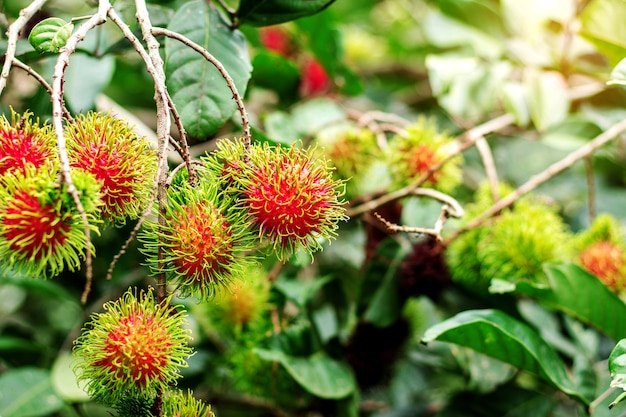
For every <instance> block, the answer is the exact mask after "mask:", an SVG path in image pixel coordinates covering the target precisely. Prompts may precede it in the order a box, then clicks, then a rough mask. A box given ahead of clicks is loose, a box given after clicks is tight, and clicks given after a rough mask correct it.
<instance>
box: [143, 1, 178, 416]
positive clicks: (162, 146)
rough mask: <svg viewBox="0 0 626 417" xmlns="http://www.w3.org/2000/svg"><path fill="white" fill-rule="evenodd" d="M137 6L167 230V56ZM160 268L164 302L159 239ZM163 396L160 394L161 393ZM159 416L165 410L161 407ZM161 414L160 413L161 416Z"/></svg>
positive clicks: (159, 287)
mask: <svg viewBox="0 0 626 417" xmlns="http://www.w3.org/2000/svg"><path fill="white" fill-rule="evenodd" d="M135 7H136V9H137V12H136V17H137V22H139V27H140V28H141V33H142V35H143V39H144V41H145V42H146V45H147V46H148V56H149V57H150V61H151V63H152V65H147V66H146V67H147V69H148V72H149V73H150V75H151V76H152V79H153V80H154V101H155V103H156V107H157V129H156V132H157V138H158V146H157V154H158V158H159V162H158V168H157V178H156V181H157V202H158V211H159V213H158V216H159V218H158V227H159V229H160V230H163V229H164V228H165V226H166V214H165V211H166V204H167V191H166V188H167V187H166V182H167V171H168V166H167V157H166V153H165V152H166V148H167V143H168V140H169V135H170V128H171V120H170V107H169V99H168V95H167V89H166V87H165V72H164V69H163V67H164V64H163V59H162V58H161V55H160V53H159V47H160V45H159V42H158V41H157V39H156V38H155V37H154V35H153V34H152V29H153V27H152V22H151V21H150V14H149V13H148V9H147V7H146V2H145V0H135ZM157 253H158V254H157V258H158V268H159V272H158V274H157V292H156V299H157V302H159V303H161V302H163V301H164V300H165V299H166V298H167V288H166V285H167V283H166V277H165V271H164V269H165V255H164V251H163V245H162V242H160V241H159V242H158V251H157ZM159 398H160V396H159ZM158 411H159V413H158V414H159V415H160V414H161V411H162V410H158ZM159 417H160V416H159Z"/></svg>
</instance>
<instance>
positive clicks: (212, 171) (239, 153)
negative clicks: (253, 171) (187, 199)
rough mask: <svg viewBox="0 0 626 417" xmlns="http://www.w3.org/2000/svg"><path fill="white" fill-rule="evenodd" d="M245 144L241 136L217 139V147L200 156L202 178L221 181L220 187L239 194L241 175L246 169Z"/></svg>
mask: <svg viewBox="0 0 626 417" xmlns="http://www.w3.org/2000/svg"><path fill="white" fill-rule="evenodd" d="M244 154H245V146H244V143H243V140H242V139H241V138H237V139H234V140H229V139H222V140H218V141H217V145H216V149H215V150H214V151H213V152H211V153H210V154H208V155H205V156H202V157H201V158H200V161H201V163H202V164H201V167H200V168H199V169H198V175H199V176H200V178H201V180H204V181H209V182H215V181H217V182H219V189H220V190H221V191H224V192H227V193H229V194H238V193H239V192H240V191H241V190H240V188H241V187H240V183H239V182H238V179H239V177H241V175H243V171H244V169H245V165H246V162H245V157H244Z"/></svg>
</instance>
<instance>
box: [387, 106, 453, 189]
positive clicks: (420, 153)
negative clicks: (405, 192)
mask: <svg viewBox="0 0 626 417" xmlns="http://www.w3.org/2000/svg"><path fill="white" fill-rule="evenodd" d="M453 150H454V141H453V138H452V137H450V136H448V135H447V134H445V133H443V132H440V131H439V130H438V128H437V126H436V124H435V122H434V121H433V120H429V119H426V118H420V119H419V120H418V121H417V122H416V123H414V124H412V125H410V126H408V127H406V128H405V132H404V134H400V135H396V136H394V137H393V138H392V139H391V140H390V142H389V147H388V150H387V163H388V166H389V171H390V174H391V177H392V181H393V183H394V187H396V188H400V187H404V186H406V185H408V184H411V183H413V182H415V181H416V180H417V179H418V178H421V177H422V176H423V175H424V174H426V173H427V172H428V170H429V169H430V168H431V167H433V166H435V165H437V164H438V163H439V162H441V161H442V160H444V159H446V158H447V157H448V155H450V153H451V152H452V151H453ZM462 161H463V159H462V157H461V156H460V155H457V156H455V157H453V158H452V159H451V160H450V161H448V162H447V163H446V164H444V165H443V166H442V167H441V168H440V169H438V170H437V171H435V172H434V173H433V174H432V175H431V176H430V178H429V179H428V180H427V181H426V182H425V183H424V184H423V185H422V187H430V188H434V189H436V190H439V191H442V192H444V193H445V192H450V191H452V190H453V189H454V188H455V187H456V186H457V185H458V184H460V182H461V169H460V165H461V163H462Z"/></svg>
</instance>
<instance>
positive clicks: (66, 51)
mask: <svg viewBox="0 0 626 417" xmlns="http://www.w3.org/2000/svg"><path fill="white" fill-rule="evenodd" d="M110 7H111V5H110V3H109V2H108V0H100V3H99V4H98V11H97V12H96V14H94V15H93V16H92V17H91V18H90V19H89V20H87V21H86V22H85V23H83V24H82V25H80V26H79V27H78V29H77V30H76V32H74V33H73V34H72V35H71V36H70V37H69V38H68V40H67V42H66V44H65V46H64V47H63V48H61V50H60V51H59V56H58V57H57V61H56V64H55V65H54V73H53V75H52V93H51V95H50V99H51V101H52V124H53V126H54V132H55V134H56V139H57V148H58V152H59V162H60V175H61V182H62V183H65V185H66V186H67V192H68V193H69V194H70V195H71V196H72V198H73V200H74V204H76V209H77V210H78V212H79V213H80V217H81V219H82V222H83V226H84V233H85V238H86V240H87V249H86V250H85V269H86V272H85V275H86V283H85V289H84V291H83V294H82V295H81V302H82V303H83V304H84V303H86V302H87V297H88V295H89V292H90V291H91V281H92V278H93V265H92V253H91V230H90V228H89V227H90V226H89V220H88V219H87V213H85V209H84V207H83V204H82V203H81V201H80V195H79V192H78V190H77V189H76V186H75V185H74V183H73V181H72V175H71V168H70V160H69V157H68V155H67V147H66V144H65V135H64V129H63V115H62V114H63V107H64V105H63V76H64V74H65V70H66V69H67V66H68V64H69V59H70V55H71V54H72V53H74V51H75V50H76V46H77V45H78V43H80V42H81V41H82V40H83V39H84V38H85V36H86V35H87V32H89V31H90V30H91V29H93V28H95V27H96V26H98V25H101V24H103V23H104V22H106V16H107V11H108V9H109V8H110Z"/></svg>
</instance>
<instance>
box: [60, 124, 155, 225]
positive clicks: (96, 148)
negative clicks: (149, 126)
mask: <svg viewBox="0 0 626 417" xmlns="http://www.w3.org/2000/svg"><path fill="white" fill-rule="evenodd" d="M66 137H67V150H68V155H69V158H70V164H71V166H72V167H73V168H77V169H82V170H84V171H86V172H89V173H90V174H92V175H93V176H95V177H96V179H97V180H98V181H100V182H101V183H102V188H101V194H102V200H103V202H104V205H103V207H102V215H103V219H104V220H105V221H106V222H107V223H110V224H123V223H124V222H125V221H126V218H131V219H132V218H137V217H139V216H140V215H141V213H142V212H143V210H144V209H145V208H146V207H147V205H148V204H149V202H150V196H151V194H152V190H153V188H154V180H155V173H156V166H157V157H156V152H155V150H153V149H151V148H150V143H149V142H148V141H147V140H146V139H145V138H143V137H140V136H138V135H136V134H135V133H134V132H133V131H132V129H131V127H130V126H129V125H128V124H127V123H126V122H125V121H123V120H121V119H118V118H115V117H114V116H113V115H112V114H111V113H108V114H101V113H95V112H89V113H87V114H84V115H80V116H78V117H77V118H76V122H75V123H68V125H67V127H66Z"/></svg>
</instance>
